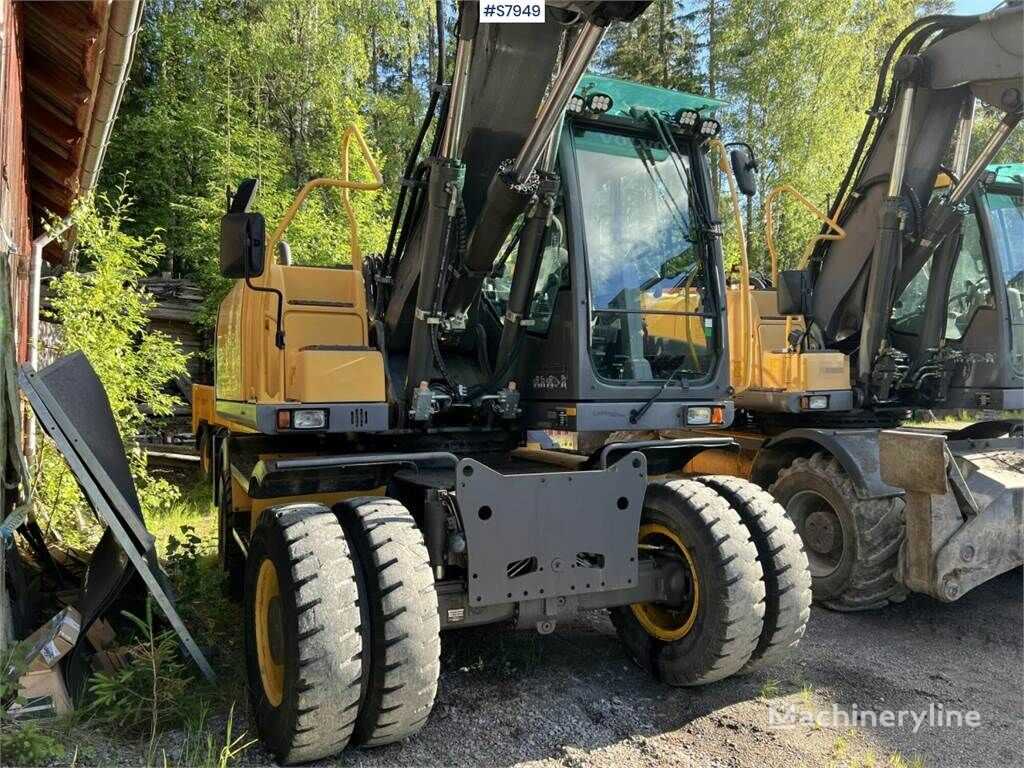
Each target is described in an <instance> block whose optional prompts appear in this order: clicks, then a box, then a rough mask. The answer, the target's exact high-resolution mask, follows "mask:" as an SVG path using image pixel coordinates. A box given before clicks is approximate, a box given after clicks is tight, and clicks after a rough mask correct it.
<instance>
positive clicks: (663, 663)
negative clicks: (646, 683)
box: [611, 480, 765, 686]
mask: <svg viewBox="0 0 1024 768" xmlns="http://www.w3.org/2000/svg"><path fill="white" fill-rule="evenodd" d="M644 524H656V525H661V526H664V527H665V528H668V529H669V530H671V531H672V532H674V533H675V534H676V535H677V536H678V537H679V539H681V540H682V542H683V543H684V545H685V546H686V548H687V550H689V552H690V554H691V556H692V558H693V562H694V565H695V571H696V576H697V580H698V587H699V600H698V601H697V612H696V620H695V622H694V624H693V626H692V628H691V629H690V630H689V631H688V632H687V634H685V635H684V636H683V637H681V638H680V639H677V640H671V641H666V640H662V639H658V638H657V637H655V636H654V635H652V634H650V633H649V632H648V631H647V630H646V629H645V628H644V626H643V625H642V624H641V623H640V621H639V620H638V619H637V616H636V614H635V613H634V610H633V608H632V607H631V606H625V607H622V608H614V609H612V611H611V617H612V624H614V626H615V629H616V631H617V632H618V635H619V638H620V639H621V640H622V642H623V644H624V645H625V646H626V650H627V651H628V652H629V654H630V656H632V658H633V660H634V661H636V662H637V664H639V665H640V666H641V667H643V668H644V669H646V670H647V671H648V672H650V673H651V674H652V675H653V676H654V677H656V678H658V679H660V680H663V681H664V682H666V683H668V684H670V685H678V686H696V685H705V684H707V683H712V682H715V681H716V680H721V679H723V678H725V677H728V676H729V675H733V674H735V673H737V672H739V671H740V670H741V669H742V668H743V666H744V665H745V664H746V663H747V662H748V661H749V659H750V657H751V655H752V654H753V653H754V650H755V649H756V648H757V645H758V641H759V640H760V637H761V630H762V627H763V624H764V607H765V604H764V596H765V589H764V581H763V579H762V572H761V566H760V564H759V563H758V561H757V549H756V548H755V547H754V544H753V542H752V541H751V540H750V533H749V532H748V531H747V529H746V527H745V526H744V525H743V522H742V521H741V520H740V517H739V514H738V513H737V512H736V511H735V510H734V509H732V508H731V507H730V506H729V505H728V504H727V503H726V502H725V500H724V499H722V498H721V497H720V496H719V495H718V494H716V493H714V492H713V491H712V490H711V489H709V488H707V487H705V486H704V485H701V484H700V483H698V482H696V481H694V480H670V481H662V482H655V483H651V484H650V485H649V486H648V487H647V495H646V497H645V499H644V509H643V513H642V515H641V525H644Z"/></svg>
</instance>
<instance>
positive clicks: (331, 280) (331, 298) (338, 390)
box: [217, 264, 386, 403]
mask: <svg viewBox="0 0 1024 768" xmlns="http://www.w3.org/2000/svg"><path fill="white" fill-rule="evenodd" d="M252 282H253V283H254V284H255V285H257V286H260V287H266V288H274V289H277V290H279V291H281V293H282V294H283V301H284V314H283V319H282V324H283V329H284V332H285V349H279V348H278V347H277V345H276V332H277V323H276V316H277V296H276V294H274V293H267V292H265V291H254V290H252V289H251V288H249V287H247V286H246V285H245V283H244V281H241V280H239V281H237V282H236V283H235V285H234V286H233V287H232V289H231V291H230V292H229V293H228V295H227V297H226V298H225V299H224V301H223V302H222V303H221V310H220V315H219V317H218V321H217V398H218V399H221V400H234V401H240V402H250V403H282V402H305V403H331V402H383V401H384V400H385V399H386V391H385V378H384V363H383V359H382V357H381V355H380V353H379V352H377V351H376V350H373V349H369V348H368V347H367V342H368V339H367V333H368V331H367V320H366V316H367V309H366V293H365V290H364V287H363V276H362V274H360V273H359V272H357V271H355V270H352V269H332V268H327V267H300V266H283V265H280V264H267V266H266V270H265V271H264V273H263V275H261V276H260V277H259V278H254V279H253V281H252Z"/></svg>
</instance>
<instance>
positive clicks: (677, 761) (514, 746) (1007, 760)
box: [79, 570, 1024, 768]
mask: <svg viewBox="0 0 1024 768" xmlns="http://www.w3.org/2000/svg"><path fill="white" fill-rule="evenodd" d="M1022 622H1024V598H1022V582H1021V572H1020V571H1019V570H1018V571H1015V572H1013V573H1010V574H1006V575H1004V576H1002V577H1001V578H999V579H996V580H995V581H993V582H990V583H989V584H986V585H984V586H982V587H980V588H978V589H976V590H975V591H973V592H971V593H969V594H968V595H966V596H965V597H964V598H963V599H961V600H960V601H959V602H958V603H955V604H952V605H944V604H941V603H938V602H936V601H933V600H929V599H927V598H925V597H921V596H913V597H911V598H910V599H908V600H907V601H906V602H905V603H903V604H902V605H898V606H893V607H891V608H888V609H886V610H883V611H878V612H874V613H867V614H838V613H831V612H828V611H825V610H821V609H815V610H814V611H813V612H812V615H811V622H810V626H809V629H808V632H807V636H806V637H805V639H804V642H803V644H802V645H801V652H800V654H799V655H798V658H796V659H792V660H790V661H789V662H787V663H786V664H785V665H784V666H782V667H780V668H778V669H776V670H772V671H771V672H770V673H769V674H768V675H766V674H764V673H762V674H759V675H756V676H753V677H748V678H734V679H731V680H726V681H724V682H722V683H718V684H715V685H712V686H709V687H707V688H706V689H703V690H680V689H671V688H668V687H666V686H663V685H660V684H658V683H655V682H653V681H651V680H650V679H649V678H648V677H647V676H646V675H645V674H644V673H643V672H641V671H640V670H639V669H638V668H636V667H635V666H634V665H633V664H632V663H631V662H630V661H629V660H628V659H627V658H626V656H625V655H624V654H623V652H622V650H621V648H620V646H619V644H618V641H617V640H616V638H615V634H614V631H613V629H612V627H611V624H610V623H609V621H608V620H607V618H605V616H604V615H597V614H595V615H591V616H587V617H583V618H580V619H579V620H577V621H576V622H575V623H574V624H572V625H571V626H565V627H562V628H560V629H559V630H558V631H557V632H556V633H555V634H554V635H551V636H548V637H540V636H537V635H535V634H533V633H525V632H524V633H507V632H502V631H499V630H495V629H489V628H482V629H475V630H474V629H471V630H463V631H462V632H457V633H449V634H446V635H445V640H444V646H443V651H442V659H443V662H444V663H443V671H442V677H441V685H440V691H439V694H438V700H437V703H436V705H435V708H434V712H433V715H432V716H431V718H430V720H429V721H428V722H427V725H426V726H425V728H424V729H423V731H422V732H421V733H420V734H419V735H418V736H416V737H415V738H413V739H411V740H409V741H408V742H406V743H403V744H397V745H393V746H390V747H385V748H379V749H372V750H348V751H347V752H345V753H344V754H343V755H341V756H340V757H339V758H337V759H336V760H335V761H334V763H333V764H335V765H352V766H366V767H367V768H372V767H377V766H380V767H381V768H384V767H385V766H387V767H390V766H455V765H458V766H530V767H531V768H532V767H534V766H543V767H544V768H554V766H566V767H567V768H582V767H583V766H598V767H601V768H619V767H620V766H623V767H625V768H629V767H631V766H684V767H686V768H691V767H692V768H712V767H717V766H744V767H745V766H756V767H757V768H762V767H771V766H808V768H811V767H812V766H837V767H839V766H850V767H851V768H852V766H858V767H859V766H871V765H876V766H880V767H881V766H887V765H893V764H894V765H901V762H900V761H902V765H906V766H922V765H923V766H927V767H928V768H938V767H940V766H941V767H944V766H951V767H952V766H955V767H957V768H960V767H963V768H971V767H973V766H978V767H979V768H989V767H990V766H1004V765H1020V764H1021V755H1024V718H1022V696H1024V694H1022V691H1024V684H1022V674H1024V672H1022V670H1024V659H1022ZM833 703H834V704H836V705H837V706H838V707H840V708H841V709H842V710H843V711H845V712H849V711H851V710H853V707H854V705H856V707H857V708H858V709H859V710H862V711H863V710H865V709H872V710H875V711H878V712H880V711H882V710H894V711H899V710H906V711H910V712H922V711H923V712H927V711H928V708H929V705H933V704H934V705H935V707H936V711H939V710H938V707H939V705H941V706H942V707H943V708H944V709H945V710H947V711H948V710H953V709H956V710H959V711H962V712H967V711H971V710H973V711H976V712H977V713H978V717H979V718H980V725H979V726H978V727H974V728H971V727H959V728H949V727H945V728H942V727H929V725H928V723H927V721H926V722H925V723H924V725H923V726H921V727H920V728H919V729H918V731H917V732H916V733H915V732H914V728H913V725H912V722H911V720H910V715H906V716H905V717H906V718H907V719H906V720H905V724H904V726H903V727H889V728H884V727H870V726H857V727H850V726H847V725H844V724H843V723H842V722H839V723H837V724H831V723H823V724H822V725H820V726H815V725H811V724H798V725H796V726H794V727H790V728H780V727H777V726H773V725H771V724H770V723H769V708H770V707H774V708H775V709H776V710H781V711H786V710H787V708H789V707H792V708H793V709H794V711H795V712H797V713H808V714H810V713H815V712H819V711H822V710H824V711H826V714H828V710H829V708H830V707H831V706H832V704H833ZM244 727H245V724H244V722H243V723H236V730H235V732H236V733H238V732H239V730H240V729H243V728H244ZM211 729H212V730H214V731H215V732H217V731H218V729H220V730H219V732H223V724H222V723H220V722H219V721H214V722H213V723H212V724H211ZM175 757H176V756H175V755H174V754H173V753H172V754H170V755H169V763H170V764H172V765H173V764H174V763H175V762H176V761H175ZM142 759H144V758H143V757H142V756H141V755H139V754H138V753H133V752H132V751H129V750H125V749H124V747H117V746H114V745H112V744H95V743H93V748H92V749H91V750H89V751H88V754H80V755H79V764H80V765H81V764H87V763H97V764H110V763H113V762H117V763H121V764H138V763H139V762H141V760H142ZM271 763H272V761H271V760H270V758H269V756H268V755H266V753H264V752H262V750H260V749H259V748H258V747H253V748H251V749H250V750H249V751H247V752H246V753H245V754H244V756H243V757H242V758H240V759H239V760H238V761H237V763H236V764H245V765H269V764H271Z"/></svg>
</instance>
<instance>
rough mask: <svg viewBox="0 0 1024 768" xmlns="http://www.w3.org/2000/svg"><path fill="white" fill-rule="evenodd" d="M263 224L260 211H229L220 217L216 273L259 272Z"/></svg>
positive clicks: (234, 275) (235, 275)
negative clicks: (218, 260) (217, 268)
mask: <svg viewBox="0 0 1024 768" xmlns="http://www.w3.org/2000/svg"><path fill="white" fill-rule="evenodd" d="M265 252H266V225H265V224H264V221H263V214H261V213H229V214H227V215H226V216H224V217H223V218H221V220H220V273H221V274H222V275H223V276H224V277H231V278H235V279H240V278H250V277H259V276H260V275H262V274H263V266H264V258H265Z"/></svg>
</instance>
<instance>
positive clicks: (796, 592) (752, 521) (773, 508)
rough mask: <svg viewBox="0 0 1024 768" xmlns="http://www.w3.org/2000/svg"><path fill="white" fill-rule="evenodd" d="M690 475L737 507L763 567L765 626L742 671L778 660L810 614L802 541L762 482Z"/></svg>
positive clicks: (808, 574)
mask: <svg viewBox="0 0 1024 768" xmlns="http://www.w3.org/2000/svg"><path fill="white" fill-rule="evenodd" d="M694 479H696V480H697V481H698V482H700V483H702V484H704V485H706V486H707V487H708V488H711V489H712V490H713V491H714V492H715V493H717V494H718V495H719V496H721V497H722V498H723V499H725V500H726V501H727V502H728V503H729V506H731V507H732V508H733V509H735V510H736V511H737V512H739V514H740V519H741V520H742V521H743V523H744V525H746V526H747V530H749V531H750V536H751V538H752V539H753V541H754V546H755V547H757V559H758V560H759V561H760V563H761V569H762V570H763V571H764V584H765V608H764V629H762V630H761V639H760V640H759V641H758V643H757V648H756V649H754V653H753V655H752V656H751V657H750V661H748V662H747V663H746V664H745V665H744V666H743V669H741V670H740V673H741V674H746V673H748V672H756V671H757V670H760V669H765V668H767V667H771V666H773V665H775V664H778V663H779V662H780V661H782V660H783V659H785V658H786V657H787V656H789V654H790V653H792V652H793V651H794V650H795V649H796V647H797V645H799V643H800V638H802V637H803V636H804V631H805V630H806V629H807V620H808V619H809V618H810V617H811V572H810V571H809V570H808V567H807V555H806V554H805V553H804V546H803V542H802V541H801V540H800V537H799V536H798V535H797V532H796V528H795V527H794V526H793V521H792V520H790V519H789V518H788V517H787V516H786V510H785V509H783V508H782V505H781V504H779V503H778V502H777V501H776V500H775V499H774V498H773V497H772V495H771V494H770V493H768V492H767V491H765V490H763V489H762V488H761V487H760V486H758V485H755V484H754V483H751V482H750V481H748V480H742V479H740V478H738V477H729V476H726V475H705V476H703V477H697V478H694Z"/></svg>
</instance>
